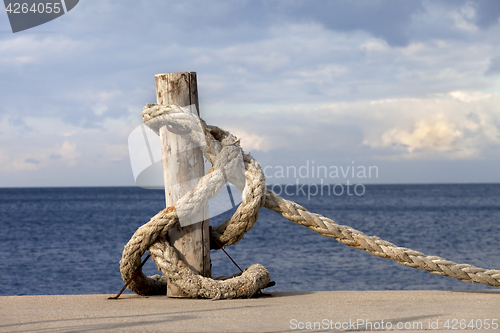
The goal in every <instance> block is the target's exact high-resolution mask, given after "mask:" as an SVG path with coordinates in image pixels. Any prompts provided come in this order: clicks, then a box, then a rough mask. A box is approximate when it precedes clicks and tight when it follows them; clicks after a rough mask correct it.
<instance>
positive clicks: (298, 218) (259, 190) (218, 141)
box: [120, 105, 500, 299]
mask: <svg viewBox="0 0 500 333" xmlns="http://www.w3.org/2000/svg"><path fill="white" fill-rule="evenodd" d="M160 108H164V107H161V106H156V105H148V106H146V108H145V112H144V113H148V112H150V113H156V115H159V114H162V113H161V111H163V112H168V110H167V111H165V110H159V109H160ZM145 118H146V117H145ZM202 125H203V128H204V135H205V137H206V139H207V147H206V148H205V149H203V152H204V154H205V156H207V158H209V159H210V161H211V162H212V164H213V165H214V166H215V165H218V166H221V165H223V161H225V162H224V163H228V157H229V156H232V155H234V154H231V153H228V152H227V149H226V152H225V153H224V151H225V150H224V149H225V148H227V147H228V146H231V145H236V146H238V147H239V140H237V139H236V138H235V137H234V136H232V135H231V134H229V133H228V132H226V131H224V130H223V129H221V128H218V127H215V126H206V125H205V123H204V122H203V121H202ZM221 156H223V157H224V158H221ZM243 157H244V163H245V176H246V185H245V188H244V190H243V198H242V199H243V200H242V204H241V205H240V206H239V207H238V209H237V211H236V213H235V214H234V215H233V217H232V218H231V219H229V220H227V221H226V222H224V223H223V224H221V225H220V226H219V227H217V228H214V229H213V231H212V237H214V238H216V239H217V240H218V242H219V243H220V244H222V245H223V246H226V245H232V244H235V243H237V242H239V241H240V240H241V239H242V238H243V235H244V234H245V233H246V232H248V231H249V230H250V229H251V228H252V227H253V225H254V224H255V222H256V220H257V217H258V211H259V209H260V207H262V206H264V207H266V208H268V209H271V210H273V211H275V212H277V213H279V214H281V215H282V216H284V217H285V218H287V219H288V220H290V221H292V222H295V223H297V224H300V225H304V226H306V227H308V228H309V229H311V230H313V231H316V232H318V233H320V234H321V235H323V236H326V237H330V238H335V239H336V240H337V241H339V242H340V243H342V244H345V245H348V246H350V247H352V248H355V249H360V250H364V251H366V252H368V253H370V254H373V255H375V256H378V257H381V258H386V259H391V260H394V261H396V262H398V263H399V264H401V265H405V266H409V267H413V268H417V269H425V270H427V271H428V272H430V273H432V274H437V275H443V276H450V277H454V278H456V279H459V280H462V281H465V282H476V283H482V284H485V285H489V286H494V287H500V271H499V270H486V269H482V268H477V267H474V266H472V265H468V264H456V263H454V262H451V261H447V260H445V259H443V258H440V257H437V256H427V255H425V254H423V253H421V252H418V251H414V250H411V249H407V248H403V247H398V246H396V245H394V244H392V243H390V242H387V241H384V240H381V239H380V238H378V237H376V236H367V235H365V234H364V233H362V232H360V231H358V230H355V229H352V228H350V227H348V226H343V225H338V224H336V223H335V222H334V221H332V220H331V219H329V218H326V217H324V216H321V215H319V214H314V213H311V212H309V211H308V210H307V209H305V208H304V207H302V206H300V205H298V204H296V203H294V202H292V201H289V200H285V199H283V198H281V197H280V196H279V195H277V194H276V193H274V192H273V191H271V190H268V189H266V188H265V178H264V174H263V172H262V170H261V168H260V166H259V164H258V163H257V161H255V160H254V159H253V158H252V157H251V156H250V155H243ZM213 170H214V169H212V170H211V172H209V173H208V174H207V175H205V176H204V177H203V178H202V180H200V182H199V183H198V186H197V187H196V189H193V190H191V191H190V192H189V193H188V194H186V195H185V196H184V197H183V198H181V199H180V200H179V201H178V202H177V203H176V205H179V204H180V203H181V202H182V204H192V205H194V204H196V201H197V200H200V198H203V200H205V198H207V197H209V198H210V197H211V195H212V194H213V188H214V186H212V187H210V182H214V183H216V184H219V183H220V182H221V180H220V175H218V176H214V175H215V174H216V173H215V172H213ZM211 173H214V175H210V174H211ZM215 187H218V186H215ZM210 188H211V189H212V190H210ZM203 190H205V191H208V192H210V193H212V194H210V195H208V196H207V195H203V194H202V193H201V192H200V191H203ZM196 194H198V195H196ZM176 223H178V218H177V215H176V211H175V207H174V206H172V207H169V208H167V209H165V210H163V211H161V212H160V213H158V214H157V215H155V216H154V217H153V218H152V219H151V221H150V222H149V223H147V224H145V225H143V226H142V227H140V228H139V229H138V230H137V231H136V233H135V234H134V236H133V237H132V239H131V240H130V241H129V243H128V244H127V245H126V246H125V250H124V252H123V257H122V260H121V261H120V265H121V267H120V270H121V272H122V277H123V279H124V280H125V281H126V280H128V278H130V276H132V274H133V272H134V271H135V269H136V268H137V267H138V265H139V264H140V262H141V256H142V254H144V252H145V251H146V250H149V251H150V252H151V255H152V257H153V259H154V260H155V262H156V263H157V265H158V267H159V268H160V269H161V270H162V272H163V274H164V277H158V276H155V277H150V278H148V277H146V276H145V275H144V274H142V272H141V273H140V274H138V276H137V277H136V278H135V279H134V281H133V282H132V283H131V284H130V286H129V289H131V290H133V291H135V292H137V293H139V294H164V293H165V281H166V278H165V277H166V276H168V278H169V279H170V281H171V282H172V283H175V284H176V285H177V286H179V287H180V288H181V289H182V290H183V291H184V292H186V293H187V294H188V295H190V296H191V297H207V298H215V299H218V298H233V297H243V296H245V297H246V296H250V295H252V294H253V293H255V292H256V291H257V290H259V289H260V288H263V287H264V286H265V285H267V283H268V282H269V273H268V272H267V270H266V269H265V268H264V267H263V266H261V265H252V266H251V267H250V268H248V269H246V270H245V272H244V273H242V274H241V275H240V276H236V277H232V278H231V279H229V280H226V281H217V280H212V279H208V278H204V277H201V276H199V275H197V274H195V273H194V272H192V271H191V270H190V269H189V268H187V267H186V265H185V264H184V263H183V262H182V261H181V260H179V258H178V256H177V254H176V253H175V251H174V250H173V248H172V247H171V246H170V244H168V242H167V241H166V240H165V238H164V235H165V234H166V232H167V231H168V230H169V229H171V228H172V227H173V226H174V225H175V224H176ZM238 279H239V280H238ZM266 281H267V282H266ZM258 285H261V287H260V288H258ZM235 290H237V291H235Z"/></svg>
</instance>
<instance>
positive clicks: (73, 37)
mask: <svg viewBox="0 0 500 333" xmlns="http://www.w3.org/2000/svg"><path fill="white" fill-rule="evenodd" d="M498 3H499V2H498V1H486V0H484V1H466V0H463V1H462V0H460V1H448V0H441V1H427V0H422V1H411V2H401V1H393V0H386V1H356V2H352V1H328V2H311V1H302V0H300V1H298V0H297V1H280V0H278V1H260V0H257V1H241V2H224V1H211V2H204V1H184V2H178V3H172V2H161V1H155V2H153V3H151V2H140V3H138V2H136V1H132V0H123V1H119V2H117V1H111V0H102V1H98V2H81V3H80V4H79V5H78V7H76V8H75V9H74V10H72V11H71V13H70V14H68V15H65V16H64V17H62V18H60V19H58V20H54V21H51V22H49V23H47V24H46V25H43V26H41V27H38V28H34V29H32V30H30V31H31V32H30V31H27V32H23V33H19V34H14V35H10V34H1V35H0V75H1V77H2V79H1V80H0V100H1V101H2V103H1V105H0V147H2V148H1V150H0V161H1V165H0V170H2V174H0V185H2V184H15V183H16V182H23V181H24V179H26V177H28V175H30V177H33V178H32V179H35V180H36V179H38V181H42V179H43V181H45V179H46V181H47V182H48V183H50V179H52V180H53V181H54V182H58V184H63V185H64V184H65V182H69V183H71V182H74V181H81V182H82V184H90V183H92V181H93V184H95V185H100V184H102V183H103V182H104V183H106V182H107V181H108V180H107V179H109V182H113V184H122V183H123V184H130V180H131V179H132V178H131V170H130V165H129V162H128V160H127V156H126V150H125V146H124V145H125V144H126V142H127V136H128V134H129V133H130V131H131V130H132V129H133V128H134V127H135V126H137V125H138V124H139V123H140V122H141V110H142V107H143V106H144V105H145V104H146V103H150V102H154V101H155V100H156V96H155V82H154V74H157V73H162V72H176V71H186V70H194V71H197V73H198V87H199V98H200V107H201V112H202V116H203V117H204V118H206V119H207V120H210V121H211V122H213V124H215V125H221V126H223V127H226V128H228V129H229V130H230V131H233V132H234V133H235V134H236V135H238V136H240V137H241V139H242V145H243V147H244V149H245V150H246V151H251V152H252V153H253V152H255V153H258V154H260V155H261V157H262V158H263V159H264V160H265V161H266V163H277V161H287V160H290V161H291V160H294V159H295V160H297V159H300V158H303V157H305V156H309V157H311V158H315V159H321V158H333V157H332V156H334V157H335V158H338V159H344V160H352V159H353V158H355V159H362V158H364V159H371V160H377V161H382V160H384V161H386V160H398V161H401V160H412V161H417V160H419V161H423V160H426V159H427V160H428V159H434V160H443V159H454V160H471V159H491V158H498V154H499V153H498V135H499V134H498V131H499V128H500V120H499V119H498V116H497V114H500V112H498V106H497V105H500V104H499V101H498V84H499V83H498V82H499V81H498V75H497V74H498V73H499V72H500V70H499V69H498V68H500V67H499V63H500V62H499V61H498V59H500V46H499V44H498V36H499V35H500V22H499V17H500V6H499V5H498ZM165 13H168V19H165ZM42 31H53V33H42ZM309 157H308V158H309ZM117 168H121V169H117ZM74 172H78V173H79V174H81V175H82V176H81V177H79V178H78V180H75V177H73V173H74ZM13 175H17V176H13ZM49 175H50V176H49ZM16 177H17V178H16ZM50 177H52V178H50ZM83 179H86V181H83ZM120 182H121V183H120ZM106 184H108V183H106Z"/></svg>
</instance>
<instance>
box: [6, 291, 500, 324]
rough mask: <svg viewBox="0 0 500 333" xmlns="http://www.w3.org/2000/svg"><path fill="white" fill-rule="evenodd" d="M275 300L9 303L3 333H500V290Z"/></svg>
mask: <svg viewBox="0 0 500 333" xmlns="http://www.w3.org/2000/svg"><path fill="white" fill-rule="evenodd" d="M268 295H271V296H272V297H260V298H252V299H237V300H222V301H211V300H193V299H172V298H167V297H165V296H155V297H140V296H137V295H130V294H127V295H122V296H121V297H120V299H118V300H108V299H107V298H108V297H109V296H111V295H67V296H3V297H0V332H290V331H291V332H297V331H310V332H331V331H363V330H374V331H404V332H421V331H424V330H426V331H432V332H450V331H452V330H453V328H456V329H455V331H456V330H458V331H461V332H464V331H469V330H470V331H472V328H474V330H473V331H474V332H500V290H487V291H484V290H483V291H332V292H285V293H283V292H277V293H271V294H268ZM471 323H472V324H471ZM446 325H448V326H446ZM464 325H465V328H464ZM480 325H481V326H482V327H481V328H480V329H478V328H479V326H480ZM486 327H489V329H486Z"/></svg>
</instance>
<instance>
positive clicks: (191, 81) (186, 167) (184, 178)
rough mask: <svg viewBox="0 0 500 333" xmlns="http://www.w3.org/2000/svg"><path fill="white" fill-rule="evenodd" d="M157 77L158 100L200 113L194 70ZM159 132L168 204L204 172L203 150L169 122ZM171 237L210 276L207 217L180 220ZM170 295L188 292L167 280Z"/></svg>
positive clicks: (180, 252)
mask: <svg viewBox="0 0 500 333" xmlns="http://www.w3.org/2000/svg"><path fill="white" fill-rule="evenodd" d="M155 80H156V99H157V103H158V104H162V105H177V106H180V107H184V106H192V107H191V111H192V112H193V113H195V114H197V115H198V116H199V115H200V111H199V103H198V88H197V82H196V73H195V72H183V73H166V74H157V75H155ZM159 132H160V140H161V150H162V159H163V174H164V178H165V201H166V205H167V207H168V206H171V205H173V204H174V203H175V201H176V200H177V199H178V198H180V197H182V195H184V194H185V193H186V192H187V191H188V190H189V189H190V188H192V187H190V185H189V184H188V182H189V181H191V180H193V179H197V178H200V177H202V176H203V175H204V168H203V153H202V151H201V149H200V148H199V147H194V148H193V147H192V146H190V145H191V143H190V142H189V140H186V139H185V138H183V136H182V135H179V134H178V133H177V134H176V133H172V132H171V131H169V129H168V128H167V126H163V127H161V128H160V131H159ZM169 183H170V184H169ZM179 184H182V185H180V186H179ZM174 185H177V186H174ZM206 209H208V207H206ZM207 215H208V214H207ZM168 240H169V242H170V244H171V245H172V246H173V247H174V248H175V249H176V250H177V254H178V255H179V258H182V259H183V260H184V262H185V263H186V264H187V265H188V266H189V267H190V268H191V269H192V270H194V271H196V272H198V273H199V274H200V275H203V276H207V277H210V276H211V267H210V233H209V221H208V219H207V220H205V221H203V222H200V223H196V224H192V225H188V226H185V227H181V226H180V225H179V224H178V225H177V227H176V228H174V229H172V230H170V231H169V232H168ZM167 296H169V297H185V296H186V295H185V294H184V293H183V292H182V290H180V289H178V288H177V287H175V286H174V285H173V284H172V283H168V285H167Z"/></svg>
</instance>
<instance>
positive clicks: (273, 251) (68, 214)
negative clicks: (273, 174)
mask: <svg viewBox="0 0 500 333" xmlns="http://www.w3.org/2000/svg"><path fill="white" fill-rule="evenodd" d="M287 190H288V191H287V193H289V194H290V195H286V194H285V193H282V196H283V197H285V198H287V199H289V200H293V201H295V202H297V203H298V204H300V205H302V206H304V207H306V208H307V209H309V210H310V211H312V212H315V213H319V214H322V215H324V216H327V217H329V218H331V219H333V220H334V221H336V222H337V223H339V224H342V225H348V226H350V227H352V228H354V229H357V230H360V231H362V232H364V233H366V234H368V235H376V236H378V237H380V238H382V239H384V240H387V241H390V242H392V243H394V244H396V245H398V246H402V247H406V248H411V249H414V250H417V251H420V252H423V253H425V254H427V255H437V256H440V257H442V258H445V259H447V260H451V261H454V262H456V263H467V264H472V265H474V266H477V267H481V268H488V269H500V256H499V255H498V253H499V244H500V184H429V185H427V184H419V185H365V188H364V191H363V193H360V191H359V189H358V192H357V194H353V193H352V192H351V195H348V194H347V193H343V194H342V195H337V194H328V193H323V195H315V196H310V195H308V194H307V193H304V192H302V191H300V190H299V188H296V187H294V186H290V187H288V189H287ZM358 194H360V195H358ZM164 208H165V199H164V192H163V191H162V190H146V189H142V188H138V187H80V188H2V189H0V230H1V232H0V295H53V294H116V293H117V292H118V291H119V290H120V289H121V288H122V287H123V285H124V282H123V281H122V279H121V276H120V267H119V261H120V258H121V255H122V251H123V247H124V245H125V244H126V243H127V242H128V240H129V239H130V237H131V236H132V235H133V233H134V231H135V230H136V229H137V228H138V227H140V226H141V225H142V224H144V223H146V222H148V221H149V219H150V218H151V217H152V216H153V215H155V214H156V213H157V212H158V211H160V210H162V209H164ZM233 212H234V209H233V210H230V211H227V212H225V213H223V214H221V215H219V216H217V217H213V218H211V220H210V223H211V225H218V224H220V223H222V222H223V221H225V220H226V219H228V218H229V217H230V216H231V215H232V213H233ZM226 250H227V252H228V253H229V255H231V257H232V258H233V259H234V260H235V261H236V263H237V264H238V265H239V266H240V267H247V266H249V265H251V264H253V263H260V264H262V265H264V266H265V267H267V269H268V270H269V272H270V274H271V279H272V280H273V281H275V282H276V285H275V286H274V287H271V288H268V289H266V290H264V291H321V290H425V289H432V290H471V289H474V290H477V289H496V288H493V287H488V286H484V285H481V284H473V283H466V282H462V281H459V280H456V279H453V278H450V277H443V276H437V275H433V274H430V273H428V272H426V271H424V270H417V269H413V268H409V267H405V266H402V265H399V264H397V263H395V262H393V261H391V260H387V259H382V258H378V257H375V256H372V255H370V254H368V253H366V252H364V251H361V250H355V249H352V248H350V247H347V246H345V245H342V244H340V243H338V242H337V241H336V240H335V239H332V238H327V237H324V236H321V235H319V234H317V233H315V232H314V231H311V230H309V229H308V228H306V227H303V226H300V225H297V224H294V223H293V222H290V221H288V220H286V219H285V218H283V217H282V216H280V215H278V214H277V213H275V212H272V211H269V210H267V209H265V208H262V209H261V211H260V215H259V219H258V221H257V223H256V224H255V226H254V227H253V228H252V229H251V230H250V231H249V232H248V233H247V234H246V235H245V237H244V239H243V240H241V242H239V243H238V244H236V245H233V246H228V247H227V248H226ZM210 255H211V261H212V274H213V275H230V274H234V273H236V272H238V268H237V267H236V266H234V264H233V263H232V262H231V260H229V258H227V257H226V255H225V254H224V253H223V252H222V251H220V250H219V251H211V254H210ZM143 270H144V272H145V273H146V274H148V275H154V274H161V273H159V272H158V270H157V268H156V265H155V263H154V262H153V261H152V260H150V261H148V262H147V264H146V265H145V266H144V269H143ZM129 292H130V291H129Z"/></svg>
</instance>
